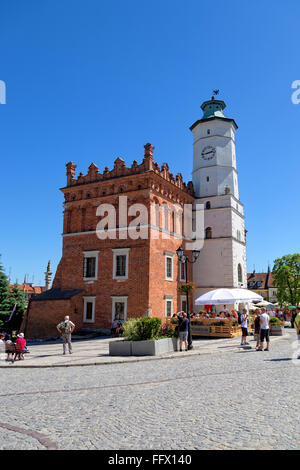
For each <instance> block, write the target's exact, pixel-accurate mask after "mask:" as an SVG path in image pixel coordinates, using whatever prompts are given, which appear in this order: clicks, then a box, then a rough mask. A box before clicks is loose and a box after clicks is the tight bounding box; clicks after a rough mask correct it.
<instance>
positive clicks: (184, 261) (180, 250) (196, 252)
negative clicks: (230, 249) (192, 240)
mask: <svg viewBox="0 0 300 470" xmlns="http://www.w3.org/2000/svg"><path fill="white" fill-rule="evenodd" d="M192 253H193V259H192V260H190V259H189V258H188V257H187V256H186V255H185V254H184V251H183V248H182V246H180V247H179V248H178V249H177V250H176V254H177V257H178V260H179V262H180V263H182V264H183V265H184V273H185V281H186V283H187V282H188V269H187V266H188V263H191V264H194V263H195V262H196V261H197V259H198V257H199V255H200V251H199V250H193V252H192ZM186 310H187V311H186V313H187V317H188V319H189V327H188V328H189V329H188V347H189V349H193V342H192V333H191V317H190V309H189V290H188V289H187V290H186Z"/></svg>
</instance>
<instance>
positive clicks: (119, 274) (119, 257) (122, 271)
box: [112, 248, 130, 280]
mask: <svg viewBox="0 0 300 470" xmlns="http://www.w3.org/2000/svg"><path fill="white" fill-rule="evenodd" d="M112 251H113V279H117V280H125V279H128V265H129V251H130V248H117V249H113V250H112Z"/></svg>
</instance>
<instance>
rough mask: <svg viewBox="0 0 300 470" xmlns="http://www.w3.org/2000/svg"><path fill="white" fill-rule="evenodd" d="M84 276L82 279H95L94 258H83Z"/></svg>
mask: <svg viewBox="0 0 300 470" xmlns="http://www.w3.org/2000/svg"><path fill="white" fill-rule="evenodd" d="M85 261H86V263H85V275H84V277H95V274H96V258H85Z"/></svg>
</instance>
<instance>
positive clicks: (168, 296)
mask: <svg viewBox="0 0 300 470" xmlns="http://www.w3.org/2000/svg"><path fill="white" fill-rule="evenodd" d="M168 302H171V313H170V315H167V313H168V309H167V303H168ZM173 307H174V305H173V296H172V295H166V296H165V317H166V318H172V315H173Z"/></svg>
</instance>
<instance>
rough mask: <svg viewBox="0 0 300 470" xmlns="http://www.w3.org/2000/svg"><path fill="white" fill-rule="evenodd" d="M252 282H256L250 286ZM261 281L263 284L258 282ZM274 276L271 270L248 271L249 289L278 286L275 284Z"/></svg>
mask: <svg viewBox="0 0 300 470" xmlns="http://www.w3.org/2000/svg"><path fill="white" fill-rule="evenodd" d="M250 282H254V285H253V286H251V287H250V286H249V283H250ZM259 282H261V285H260V286H259V285H257V283H259ZM273 282H274V278H273V275H272V273H271V272H268V273H256V272H254V273H248V274H247V284H248V289H269V288H270V287H276V286H274V284H273Z"/></svg>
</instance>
